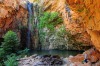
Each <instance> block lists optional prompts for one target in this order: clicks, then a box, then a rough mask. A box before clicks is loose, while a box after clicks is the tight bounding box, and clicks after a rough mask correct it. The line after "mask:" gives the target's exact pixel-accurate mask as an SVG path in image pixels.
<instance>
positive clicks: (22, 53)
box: [18, 48, 29, 57]
mask: <svg viewBox="0 0 100 66" xmlns="http://www.w3.org/2000/svg"><path fill="white" fill-rule="evenodd" d="M28 51H29V49H27V48H26V49H24V50H21V51H19V52H18V54H19V55H21V56H22V57H23V56H25V55H27V54H28Z"/></svg>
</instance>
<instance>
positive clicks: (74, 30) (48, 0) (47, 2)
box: [44, 0, 92, 46]
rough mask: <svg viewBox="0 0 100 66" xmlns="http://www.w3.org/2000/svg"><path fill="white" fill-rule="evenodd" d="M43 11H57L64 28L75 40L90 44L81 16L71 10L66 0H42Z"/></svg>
mask: <svg viewBox="0 0 100 66" xmlns="http://www.w3.org/2000/svg"><path fill="white" fill-rule="evenodd" d="M72 1H73V0H72ZM44 11H49V12H59V13H60V14H61V16H62V18H63V21H64V22H63V23H64V25H65V26H66V30H70V32H71V34H72V35H73V36H74V37H75V39H76V41H78V42H81V43H83V44H84V46H89V45H91V44H92V42H91V39H90V36H89V34H88V33H87V31H86V28H85V27H84V23H83V19H82V16H79V15H78V13H77V12H76V11H74V10H72V8H71V7H70V6H69V5H68V4H67V1H66V0H44Z"/></svg>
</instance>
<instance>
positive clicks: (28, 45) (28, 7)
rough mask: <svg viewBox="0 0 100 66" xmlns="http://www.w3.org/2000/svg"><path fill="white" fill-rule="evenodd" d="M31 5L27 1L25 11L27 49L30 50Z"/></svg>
mask: <svg viewBox="0 0 100 66" xmlns="http://www.w3.org/2000/svg"><path fill="white" fill-rule="evenodd" d="M32 7H33V5H32V3H30V2H29V1H27V10H28V13H29V15H28V18H29V19H28V31H27V45H26V46H27V48H29V49H30V46H31V27H32V25H31V22H32Z"/></svg>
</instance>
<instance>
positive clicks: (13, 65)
mask: <svg viewBox="0 0 100 66" xmlns="http://www.w3.org/2000/svg"><path fill="white" fill-rule="evenodd" d="M18 58H19V57H18V56H16V55H15V54H11V55H8V56H7V60H6V61H4V65H5V66H18V62H17V61H16V60H17V59H18Z"/></svg>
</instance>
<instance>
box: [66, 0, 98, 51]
mask: <svg viewBox="0 0 100 66" xmlns="http://www.w3.org/2000/svg"><path fill="white" fill-rule="evenodd" d="M66 1H67V2H68V4H69V6H71V8H72V10H74V11H76V12H77V13H78V14H79V16H81V17H82V19H83V24H84V28H85V30H86V31H87V32H88V34H89V35H90V37H91V40H92V42H93V45H94V46H95V47H96V49H97V50H99V51H100V38H99V37H100V25H99V23H100V18H99V15H100V12H99V11H100V9H99V8H100V3H99V2H100V1H99V0H95V1H94V0H88V1H87V0H71V1H70V0H66ZM77 4H78V5H77Z"/></svg>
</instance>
